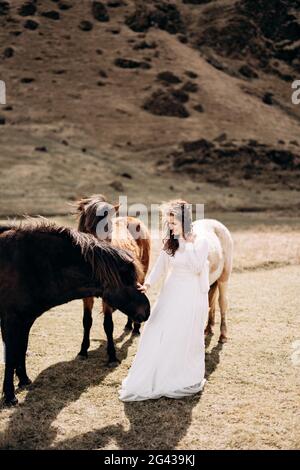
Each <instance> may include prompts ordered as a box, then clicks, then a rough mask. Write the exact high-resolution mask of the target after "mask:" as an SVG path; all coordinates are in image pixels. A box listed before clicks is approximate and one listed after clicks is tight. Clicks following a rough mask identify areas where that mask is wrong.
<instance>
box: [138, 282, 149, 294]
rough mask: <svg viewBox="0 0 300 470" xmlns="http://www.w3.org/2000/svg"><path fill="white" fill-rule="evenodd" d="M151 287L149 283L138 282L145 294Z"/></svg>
mask: <svg viewBox="0 0 300 470" xmlns="http://www.w3.org/2000/svg"><path fill="white" fill-rule="evenodd" d="M149 287H150V285H149V284H140V283H139V282H138V283H137V288H138V290H139V291H141V292H142V293H143V294H146V292H147V290H148V289H149Z"/></svg>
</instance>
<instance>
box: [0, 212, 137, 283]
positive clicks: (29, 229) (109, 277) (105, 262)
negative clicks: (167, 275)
mask: <svg viewBox="0 0 300 470" xmlns="http://www.w3.org/2000/svg"><path fill="white" fill-rule="evenodd" d="M8 230H9V231H11V234H10V235H9V236H13V233H15V234H19V233H22V234H24V235H27V234H34V233H42V234H47V235H56V236H58V237H60V238H63V239H65V240H67V241H70V242H71V243H72V245H74V246H77V247H79V248H80V251H81V254H82V256H83V257H84V259H85V261H86V262H87V263H88V264H89V265H90V266H91V268H92V271H93V274H94V276H95V277H96V278H97V279H98V280H99V282H100V283H104V282H107V283H109V284H110V286H111V287H113V288H120V287H122V286H124V283H123V281H122V279H121V277H120V262H125V263H126V264H128V265H130V264H131V265H132V266H133V276H134V279H133V281H137V278H138V273H137V269H136V265H135V260H134V259H133V257H132V255H131V254H130V253H128V252H127V251H125V250H122V249H120V248H115V247H112V246H111V245H110V244H109V243H107V242H101V241H99V240H98V239H97V238H96V237H95V236H94V235H92V234H89V233H82V232H79V231H78V230H76V229H72V228H69V227H63V226H59V225H57V224H55V223H53V222H50V221H49V220H47V219H45V218H43V217H37V218H32V217H26V223H25V224H24V223H23V222H20V223H18V224H13V225H11V226H0V233H3V232H5V231H8Z"/></svg>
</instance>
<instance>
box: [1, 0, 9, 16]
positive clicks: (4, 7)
mask: <svg viewBox="0 0 300 470" xmlns="http://www.w3.org/2000/svg"><path fill="white" fill-rule="evenodd" d="M9 10H10V4H9V2H0V16H5V15H7V14H8V13H9Z"/></svg>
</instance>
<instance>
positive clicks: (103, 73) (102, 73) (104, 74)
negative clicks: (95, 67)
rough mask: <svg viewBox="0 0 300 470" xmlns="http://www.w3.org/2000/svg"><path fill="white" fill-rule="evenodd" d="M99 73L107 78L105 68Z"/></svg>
mask: <svg viewBox="0 0 300 470" xmlns="http://www.w3.org/2000/svg"><path fill="white" fill-rule="evenodd" d="M99 75H100V77H103V78H107V73H106V72H105V70H103V69H102V70H99Z"/></svg>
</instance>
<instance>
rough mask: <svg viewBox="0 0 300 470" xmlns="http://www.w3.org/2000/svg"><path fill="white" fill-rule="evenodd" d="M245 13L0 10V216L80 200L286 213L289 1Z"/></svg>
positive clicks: (160, 6) (180, 8)
mask: <svg viewBox="0 0 300 470" xmlns="http://www.w3.org/2000/svg"><path fill="white" fill-rule="evenodd" d="M251 5H252V2H249V1H248V0H240V1H235V0H215V1H213V0H212V1H205V2H203V1H196V0H183V1H180V0H177V1H166V0H164V1H159V2H158V1H154V0H153V1H148V2H146V3H145V2H143V1H138V0H136V1H133V0H126V1H118V2H111V1H105V2H92V1H91V2H90V1H85V2H75V1H72V0H67V1H62V0H60V1H57V2H56V1H50V0H44V1H43V2H41V1H38V0H30V1H25V0H14V1H10V2H8V1H1V2H0V45H1V46H0V67H1V68H0V79H1V80H4V81H5V82H6V86H7V104H6V106H3V105H0V117H2V119H1V120H0V122H2V123H4V124H2V125H0V200H1V207H0V215H2V216H6V215H15V214H22V213H34V214H36V213H41V214H46V215H47V214H66V213H68V212H69V207H68V204H67V203H68V202H70V201H72V200H74V198H76V197H78V196H82V195H84V194H90V193H92V192H103V193H105V194H107V196H108V197H109V198H111V199H113V198H117V196H118V195H119V194H120V193H123V194H126V195H128V196H129V200H130V201H131V202H140V201H142V202H146V203H147V204H149V203H150V202H158V201H161V200H162V199H168V198H172V197H175V196H182V197H185V198H186V199H189V200H191V202H204V203H205V204H206V205H207V208H208V210H215V209H219V210H226V209H229V210H232V209H233V210H239V209H242V210H247V209H250V210H255V209H258V210H271V209H276V210H279V209H281V210H289V211H293V213H295V212H298V210H299V203H298V200H299V189H300V188H299V158H300V147H299V145H300V139H299V116H300V108H299V106H296V105H293V104H292V102H291V84H292V81H293V80H294V79H296V78H299V77H298V75H299V54H298V52H297V51H298V49H299V38H300V36H299V2H294V1H291V0H290V1H288V0H276V1H273V0H272V1H271V0H268V1H263V2H262V1H257V2H255V8H252V7H251ZM195 141H196V142H198V141H202V142H205V148H204V149H203V148H198V149H197V150H195V151H194V150H193V151H191V150H190V148H189V146H188V144H191V145H193V142H195ZM174 155H175V157H174ZM124 175H125V176H124ZM220 188H221V190H220Z"/></svg>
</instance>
